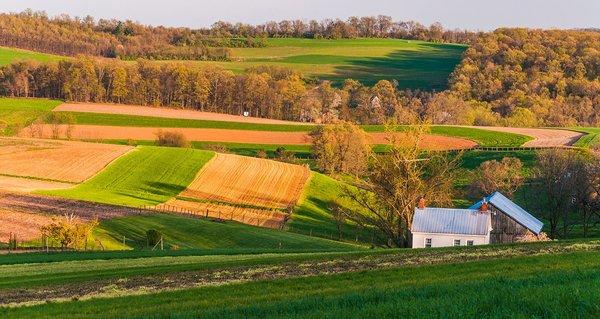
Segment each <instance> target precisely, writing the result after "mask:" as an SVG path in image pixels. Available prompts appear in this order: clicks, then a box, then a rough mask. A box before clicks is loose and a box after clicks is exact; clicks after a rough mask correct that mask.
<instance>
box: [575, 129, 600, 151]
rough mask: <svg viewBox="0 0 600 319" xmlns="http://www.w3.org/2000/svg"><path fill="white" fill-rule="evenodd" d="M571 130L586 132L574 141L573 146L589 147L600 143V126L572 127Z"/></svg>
mask: <svg viewBox="0 0 600 319" xmlns="http://www.w3.org/2000/svg"><path fill="white" fill-rule="evenodd" d="M572 130H574V131H578V132H582V133H587V135H585V136H583V137H582V138H580V139H579V140H578V141H577V142H575V144H574V146H578V147H585V148H590V147H598V146H599V145H600V127H574V128H572Z"/></svg>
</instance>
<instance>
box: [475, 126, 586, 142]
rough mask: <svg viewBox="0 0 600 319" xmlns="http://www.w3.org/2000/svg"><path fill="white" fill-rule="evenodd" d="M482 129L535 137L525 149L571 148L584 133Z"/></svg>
mask: <svg viewBox="0 0 600 319" xmlns="http://www.w3.org/2000/svg"><path fill="white" fill-rule="evenodd" d="M479 128H480V129H485V130H490V131H495V132H503V133H514V134H521V135H527V136H531V137H533V140H531V141H528V142H526V143H525V144H523V145H522V146H524V147H561V146H571V145H573V144H575V143H576V142H577V140H579V139H580V138H581V137H582V136H584V135H585V134H584V133H580V132H575V131H567V130H562V129H551V128H520V127H479Z"/></svg>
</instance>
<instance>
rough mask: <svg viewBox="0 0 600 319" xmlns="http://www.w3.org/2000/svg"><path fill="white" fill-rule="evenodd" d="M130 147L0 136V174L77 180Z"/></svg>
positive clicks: (87, 175)
mask: <svg viewBox="0 0 600 319" xmlns="http://www.w3.org/2000/svg"><path fill="white" fill-rule="evenodd" d="M131 149H132V148H131V147H129V146H121V145H108V144H95V143H83V142H70V141H49V140H37V139H20V138H0V175H9V176H15V177H18V176H20V177H33V178H38V179H45V180H52V181H62V182H69V183H80V182H83V181H84V180H86V179H88V178H90V177H92V176H93V175H95V174H96V173H97V172H99V171H100V170H102V169H103V168H104V167H106V165H108V164H109V163H110V162H111V161H113V160H114V159H116V158H117V157H119V156H121V155H123V154H124V153H126V152H127V151H129V150H131Z"/></svg>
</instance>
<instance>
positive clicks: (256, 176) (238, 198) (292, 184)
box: [179, 154, 310, 208]
mask: <svg viewBox="0 0 600 319" xmlns="http://www.w3.org/2000/svg"><path fill="white" fill-rule="evenodd" d="M309 175H310V172H309V170H308V168H306V167H304V166H300V165H292V164H287V163H282V162H277V161H272V160H265V159H258V158H253V157H245V156H239V155H233V154H216V155H215V157H214V158H213V159H212V160H211V161H210V162H208V163H207V164H206V165H205V166H204V167H203V168H202V170H200V172H199V173H198V175H197V176H196V178H195V179H194V181H193V182H192V183H191V184H190V185H189V186H188V187H187V189H186V190H184V191H183V192H182V193H181V194H180V195H179V196H181V197H189V198H193V199H201V200H207V201H211V202H225V203H234V204H242V205H252V206H258V207H266V208H286V207H289V206H292V205H294V204H295V203H296V201H297V200H298V198H299V197H300V194H301V193H302V189H303V188H304V185H305V184H306V181H307V180H308V177H309Z"/></svg>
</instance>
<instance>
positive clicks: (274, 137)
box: [43, 125, 477, 150]
mask: <svg viewBox="0 0 600 319" xmlns="http://www.w3.org/2000/svg"><path fill="white" fill-rule="evenodd" d="M72 129H73V131H72V135H71V136H72V137H73V138H76V139H80V140H93V141H97V140H120V139H133V140H154V139H156V135H157V133H158V131H159V130H163V131H173V132H179V133H181V134H183V135H184V136H185V137H186V138H187V139H188V140H190V141H201V142H224V143H227V142H232V143H244V144H277V145H282V144H283V145H285V144H287V145H309V144H310V143H311V138H310V136H309V134H308V133H304V132H272V131H243V130H228V129H204V128H155V127H125V126H102V125H74V126H73V127H72ZM43 132H44V133H43V136H44V137H47V138H50V137H51V136H52V127H51V126H50V125H44V126H43ZM397 134H399V135H401V134H403V133H397ZM369 136H370V137H371V143H372V144H386V143H387V142H388V139H387V138H388V135H387V134H386V133H378V132H376V133H369ZM476 145H477V143H476V142H474V141H471V140H468V139H464V138H458V137H450V136H441V135H431V134H430V135H426V136H425V138H424V139H423V140H422V141H421V146H422V147H423V148H427V149H433V150H455V149H469V148H472V147H474V146H476Z"/></svg>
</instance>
